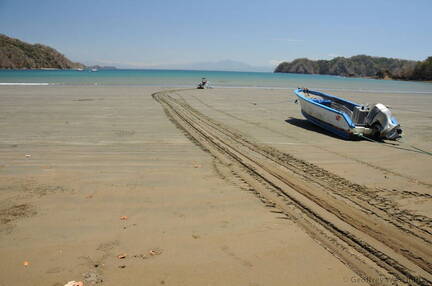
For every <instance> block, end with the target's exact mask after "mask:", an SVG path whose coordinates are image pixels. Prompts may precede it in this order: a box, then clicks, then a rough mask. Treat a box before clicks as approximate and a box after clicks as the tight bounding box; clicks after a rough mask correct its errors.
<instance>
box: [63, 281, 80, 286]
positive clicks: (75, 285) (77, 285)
mask: <svg viewBox="0 0 432 286" xmlns="http://www.w3.org/2000/svg"><path fill="white" fill-rule="evenodd" d="M64 286H84V283H82V281H78V282H77V281H69V282H68V283H66V284H65V285H64Z"/></svg>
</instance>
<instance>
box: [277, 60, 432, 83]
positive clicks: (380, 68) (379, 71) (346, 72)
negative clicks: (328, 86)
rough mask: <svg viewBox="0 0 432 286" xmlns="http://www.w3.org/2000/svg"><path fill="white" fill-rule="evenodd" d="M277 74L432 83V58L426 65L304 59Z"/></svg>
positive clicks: (284, 66) (286, 64) (287, 64)
mask: <svg viewBox="0 0 432 286" xmlns="http://www.w3.org/2000/svg"><path fill="white" fill-rule="evenodd" d="M275 72H282V73H303V74H328V75H340V76H348V77H374V78H391V79H404V80H432V74H431V73H432V57H429V58H428V59H427V60H425V61H423V62H416V61H410V60H401V59H393V58H385V57H371V56H366V55H358V56H353V57H350V58H344V57H336V58H334V59H332V60H318V61H313V60H309V59H306V58H301V59H296V60H294V61H292V62H283V63H281V64H279V65H278V66H277V67H276V69H275Z"/></svg>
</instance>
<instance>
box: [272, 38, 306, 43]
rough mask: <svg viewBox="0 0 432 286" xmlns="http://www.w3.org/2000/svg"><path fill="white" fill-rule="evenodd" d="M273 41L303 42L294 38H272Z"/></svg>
mask: <svg viewBox="0 0 432 286" xmlns="http://www.w3.org/2000/svg"><path fill="white" fill-rule="evenodd" d="M271 40H272V41H283V42H290V43H300V42H303V40H300V39H294V38H272V39H271Z"/></svg>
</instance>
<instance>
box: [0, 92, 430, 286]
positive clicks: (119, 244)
mask: <svg viewBox="0 0 432 286" xmlns="http://www.w3.org/2000/svg"><path fill="white" fill-rule="evenodd" d="M161 90H164V89H162V88H156V87H154V88H153V87H96V86H95V87H66V86H65V87H0V285H53V286H54V285H56V286H58V285H60V286H63V285H64V284H66V283H67V282H68V281H71V280H76V281H83V282H84V284H85V285H353V284H363V285H364V283H365V282H364V281H361V280H360V276H363V277H365V278H366V277H371V278H373V279H376V280H373V281H372V280H370V281H369V282H371V284H374V283H375V284H379V283H381V282H382V283H381V284H384V285H390V282H389V281H392V282H394V281H398V283H402V282H401V281H402V280H403V279H404V278H407V277H408V276H409V275H408V274H412V275H414V276H413V277H414V278H415V279H414V280H413V281H414V282H415V283H419V284H421V283H423V282H424V281H426V282H427V281H430V280H432V279H431V277H430V276H431V271H430V270H431V269H430V264H429V263H430V262H431V261H432V257H431V256H430V249H432V248H430V247H428V246H430V243H431V233H432V221H431V217H432V204H431V203H432V201H431V198H432V196H431V195H432V191H431V187H432V177H431V174H432V161H431V159H432V157H431V156H428V155H425V154H423V153H419V152H414V151H413V150H416V149H414V148H413V146H414V147H415V148H420V149H422V150H427V151H432V128H431V125H430V122H431V119H432V111H431V110H432V109H431V107H432V100H431V97H430V95H424V94H416V95H397V94H396V95H391V94H379V95H373V94H366V93H357V94H354V93H351V94H341V93H335V94H336V95H340V96H344V97H347V98H350V99H352V100H355V101H358V102H376V101H380V102H383V103H385V104H389V102H391V104H390V105H391V107H392V109H393V112H394V113H395V115H396V117H397V118H398V120H399V121H400V122H401V123H402V128H403V129H404V132H405V138H404V141H403V143H398V144H397V146H393V145H384V144H377V143H372V142H367V141H345V140H341V139H338V138H335V137H333V136H331V135H329V134H327V133H325V132H323V131H321V130H320V129H318V128H316V127H314V126H313V125H311V124H309V123H308V122H306V121H305V120H304V119H303V117H302V116H301V114H300V112H299V108H300V107H299V106H298V105H295V104H294V103H293V100H294V96H293V94H292V92H291V91H286V90H271V89H262V90H260V89H212V90H185V91H176V92H166V93H158V94H157V96H156V99H157V100H158V101H157V100H155V99H154V98H153V97H152V94H154V93H156V92H159V91H161ZM229 132H232V133H229ZM248 144H256V145H250V146H249V145H248ZM222 145H223V148H222V147H221V146H222ZM251 146H252V147H253V148H252V147H251ZM395 147H397V148H398V149H397V148H395ZM221 148H222V149H221ZM257 151H259V152H257ZM233 152H236V154H237V155H236V157H238V158H240V157H241V158H243V159H241V160H240V159H239V160H235V159H234V157H233ZM263 152H268V153H266V154H268V156H271V158H270V157H269V158H262V157H261V156H263V154H264V153H263ZM229 154H231V155H229ZM283 154H288V155H289V156H290V157H288V158H285V157H284V158H281V156H282V157H283ZM242 156H243V157H242ZM274 158H276V159H274ZM240 161H242V162H243V164H244V165H241V164H240V163H239V162H240ZM252 164H257V165H256V166H255V165H254V166H252ZM305 164H306V165H305ZM308 164H310V165H308ZM252 169H253V170H254V171H256V172H257V173H254V174H252V172H251V170H252ZM323 174H324V175H323ZM259 176H262V177H261V178H259ZM320 176H321V177H320ZM278 188H279V189H278ZM279 191H281V192H283V194H281V193H278V192H279ZM285 195H287V197H286V198H285V197H284V196H285ZM124 216H126V217H127V219H121V218H122V217H123V218H124ZM335 228H337V229H341V230H344V231H345V233H344V234H343V235H341V234H340V233H339V234H337V233H336V231H335ZM380 231H382V232H383V233H380ZM354 238H358V243H357V244H358V245H357V246H354V244H353V241H354ZM399 241H400V242H401V243H400V244H399ZM402 242H403V243H402ZM405 242H406V243H405ZM367 247H373V249H374V251H371V250H370V248H369V253H366V251H365V249H366V248H367ZM118 255H124V256H125V258H122V259H119V258H118V257H117V256H118ZM384 255H387V257H390V258H391V259H389V258H383V257H384ZM393 260H394V261H393ZM384 261H386V262H384ZM389 261H390V262H389ZM25 262H27V263H25ZM24 264H27V265H24ZM389 273H393V274H389ZM394 273H396V274H394ZM407 273H408V274H407ZM407 275H408V276H407ZM394 279H396V280H394ZM397 279H399V280H397ZM421 279H424V280H421ZM377 281H378V282H377ZM411 282H412V281H411Z"/></svg>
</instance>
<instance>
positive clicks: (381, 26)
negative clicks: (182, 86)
mask: <svg viewBox="0 0 432 286" xmlns="http://www.w3.org/2000/svg"><path fill="white" fill-rule="evenodd" d="M431 11H432V0H411V1H407V0H404V1H399V0H392V1H390V0H374V1H369V0H355V1H354V0H353V1H351V0H343V1H342V0H341V1H339V0H327V1H318V0H302V1H290V0H283V1H279V0H266V1H255V0H238V1H236V0H228V1H226V0H216V1H215V0H212V1H206V0H201V1H195V0H183V1H181V0H153V1H147V0H142V1H138V0H136V1H135V0H122V1H120V0H27V1H26V0H0V33H3V34H6V35H7V36H11V37H14V38H19V39H21V40H23V41H26V42H30V43H42V44H46V45H49V46H52V47H54V48H55V49H57V50H59V51H60V52H61V53H63V54H64V55H66V56H67V57H68V58H69V59H71V60H73V61H78V62H81V63H85V64H103V65H116V66H123V67H137V68H151V67H161V66H169V65H182V64H190V63H199V62H213V61H222V60H227V59H229V60H234V61H239V62H244V63H247V64H250V65H254V66H274V65H276V64H277V63H279V62H281V61H291V60H293V59H295V58H300V57H306V58H310V59H330V58H333V57H336V56H345V57H349V56H353V55H357V54H367V55H372V56H384V57H394V58H403V59H412V60H423V59H425V58H426V57H428V56H432V32H431V31H432V16H431Z"/></svg>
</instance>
